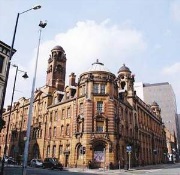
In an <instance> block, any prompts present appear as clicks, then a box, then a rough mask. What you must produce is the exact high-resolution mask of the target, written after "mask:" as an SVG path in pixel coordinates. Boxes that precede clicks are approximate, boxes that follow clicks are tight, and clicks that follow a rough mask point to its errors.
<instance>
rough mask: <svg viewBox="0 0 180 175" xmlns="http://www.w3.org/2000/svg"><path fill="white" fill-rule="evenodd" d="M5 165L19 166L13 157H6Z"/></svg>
mask: <svg viewBox="0 0 180 175" xmlns="http://www.w3.org/2000/svg"><path fill="white" fill-rule="evenodd" d="M4 163H7V164H11V165H15V164H17V162H16V161H15V159H14V158H13V157H8V156H5V157H4Z"/></svg>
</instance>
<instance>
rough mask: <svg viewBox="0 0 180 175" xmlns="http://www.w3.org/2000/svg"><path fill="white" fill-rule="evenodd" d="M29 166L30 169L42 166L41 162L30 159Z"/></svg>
mask: <svg viewBox="0 0 180 175" xmlns="http://www.w3.org/2000/svg"><path fill="white" fill-rule="evenodd" d="M30 166H31V167H42V166H43V162H42V160H40V159H32V160H31V161H30Z"/></svg>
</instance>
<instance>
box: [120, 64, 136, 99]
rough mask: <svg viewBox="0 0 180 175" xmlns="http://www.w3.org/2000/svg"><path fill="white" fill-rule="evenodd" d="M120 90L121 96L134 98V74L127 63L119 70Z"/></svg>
mask: <svg viewBox="0 0 180 175" xmlns="http://www.w3.org/2000/svg"><path fill="white" fill-rule="evenodd" d="M117 83H118V91H119V96H120V98H124V97H127V98H132V97H134V95H135V91H134V75H132V74H131V71H130V69H129V68H128V67H126V66H125V64H124V65H123V66H122V67H121V68H120V69H119V71H118V78H117Z"/></svg>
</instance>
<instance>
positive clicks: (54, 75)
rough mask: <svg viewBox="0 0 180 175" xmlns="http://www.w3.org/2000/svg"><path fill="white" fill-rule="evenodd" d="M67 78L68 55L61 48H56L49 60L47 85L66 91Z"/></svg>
mask: <svg viewBox="0 0 180 175" xmlns="http://www.w3.org/2000/svg"><path fill="white" fill-rule="evenodd" d="M65 76H66V54H65V51H64V49H63V48H62V47H61V46H55V47H54V48H53V49H52V50H51V55H50V56H49V59H48V68H47V76H46V85H47V86H51V87H55V88H56V89H57V90H59V91H64V87H65Z"/></svg>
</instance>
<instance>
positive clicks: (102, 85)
mask: <svg viewBox="0 0 180 175" xmlns="http://www.w3.org/2000/svg"><path fill="white" fill-rule="evenodd" d="M100 93H101V94H105V85H104V84H101V92H100Z"/></svg>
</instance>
